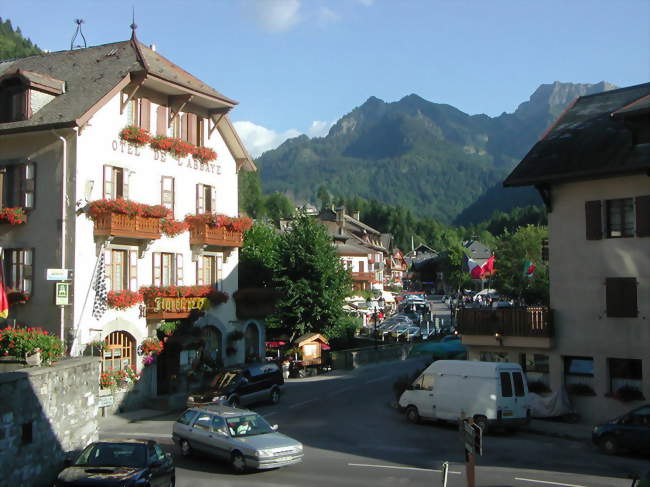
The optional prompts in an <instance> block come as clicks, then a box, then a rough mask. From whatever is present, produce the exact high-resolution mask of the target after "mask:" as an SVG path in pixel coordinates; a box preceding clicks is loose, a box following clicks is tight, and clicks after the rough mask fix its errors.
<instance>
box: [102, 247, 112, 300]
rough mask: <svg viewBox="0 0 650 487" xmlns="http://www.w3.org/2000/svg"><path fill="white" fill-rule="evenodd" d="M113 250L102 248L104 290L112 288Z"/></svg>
mask: <svg viewBox="0 0 650 487" xmlns="http://www.w3.org/2000/svg"><path fill="white" fill-rule="evenodd" d="M112 257H113V251H112V250H108V249H107V250H104V274H105V276H106V279H105V284H106V291H112V290H113V260H112Z"/></svg>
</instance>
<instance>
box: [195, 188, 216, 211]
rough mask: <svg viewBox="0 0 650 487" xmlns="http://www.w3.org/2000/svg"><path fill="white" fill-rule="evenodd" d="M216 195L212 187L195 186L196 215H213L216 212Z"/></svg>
mask: <svg viewBox="0 0 650 487" xmlns="http://www.w3.org/2000/svg"><path fill="white" fill-rule="evenodd" d="M216 206H217V205H216V193H215V191H214V186H208V185H207V184H197V185H196V213H197V214H200V213H214V212H215V211H216Z"/></svg>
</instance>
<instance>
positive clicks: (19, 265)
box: [3, 249, 34, 294]
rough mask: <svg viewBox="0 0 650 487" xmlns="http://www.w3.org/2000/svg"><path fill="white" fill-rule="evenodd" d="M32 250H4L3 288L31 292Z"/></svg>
mask: <svg viewBox="0 0 650 487" xmlns="http://www.w3.org/2000/svg"><path fill="white" fill-rule="evenodd" d="M33 268H34V249H6V250H5V255H4V269H3V270H4V278H5V286H6V287H7V288H9V289H15V290H17V291H22V292H24V293H26V294H32V292H33V277H32V276H33Z"/></svg>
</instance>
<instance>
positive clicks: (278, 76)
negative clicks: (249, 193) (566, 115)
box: [0, 0, 650, 156]
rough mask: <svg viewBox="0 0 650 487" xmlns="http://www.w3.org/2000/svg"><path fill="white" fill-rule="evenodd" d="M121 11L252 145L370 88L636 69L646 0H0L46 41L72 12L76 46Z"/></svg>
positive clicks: (323, 130) (640, 78) (648, 62)
mask: <svg viewBox="0 0 650 487" xmlns="http://www.w3.org/2000/svg"><path fill="white" fill-rule="evenodd" d="M133 9H134V10H135V22H136V24H137V25H138V28H137V31H136V33H137V37H138V39H139V40H140V41H141V42H143V43H145V44H147V45H149V44H155V45H156V48H157V51H158V52H159V53H160V54H162V55H163V56H165V57H167V58H168V59H170V60H171V61H173V62H175V63H176V64H178V65H180V66H181V67H183V68H184V69H185V70H187V71H189V72H190V73H192V74H194V75H195V76H196V77H198V78H200V79H202V80H203V81H205V82H207V83H208V84H210V85H211V86H213V87H214V88H216V89H217V90H218V91H220V92H221V93H223V94H224V95H226V96H228V97H230V98H233V99H235V100H237V101H238V102H239V105H238V106H237V107H236V108H235V109H233V110H232V112H231V118H232V120H233V121H234V122H235V125H236V127H237V130H238V132H239V133H240V135H241V137H242V139H243V141H244V143H245V145H246V146H247V148H248V150H249V152H251V154H252V155H253V156H258V155H259V154H261V153H262V152H263V151H264V150H268V149H271V148H275V147H277V146H278V145H279V144H280V143H282V142H283V141H284V140H286V139H287V138H288V137H295V136H297V135H299V134H306V135H308V136H310V137H320V136H324V135H326V134H327V131H328V130H329V128H330V127H331V125H332V124H333V123H334V122H336V121H337V120H338V119H339V118H341V117H342V116H343V115H345V114H346V113H348V112H350V111H351V110H352V109H354V108H355V107H357V106H359V105H361V104H363V103H364V102H365V101H366V100H367V99H368V98H369V97H370V96H376V97H378V98H380V99H382V100H384V101H386V102H394V101H397V100H399V99H401V98H403V97H404V96H407V95H409V94H412V93H415V94H418V95H420V96H421V97H423V98H425V99H427V100H429V101H432V102H436V103H447V104H450V105H453V106H455V107H456V108H458V109H460V110H462V111H464V112H466V113H468V114H479V113H485V114H487V115H490V116H497V115H500V114H501V113H503V112H513V111H514V110H515V109H516V108H517V106H518V105H519V104H520V103H522V102H523V101H526V100H528V98H529V97H530V95H531V94H532V93H533V92H534V91H535V89H536V88H537V87H538V86H539V85H540V84H543V83H552V82H554V81H562V82H574V83H597V82H599V81H608V82H610V83H613V84H615V85H617V86H621V87H623V86H630V85H635V84H639V83H645V82H649V81H650V0H561V1H560V0H543V1H539V0H510V1H505V0H489V1H487V0H191V1H179V0H177V1H169V0H131V1H118V0H115V1H110V0H83V1H81V0H76V1H71V0H59V1H58V2H56V3H52V2H51V1H45V0H20V1H18V0H0V17H2V18H3V19H10V20H11V21H12V23H13V25H14V28H15V27H20V29H21V31H22V33H23V35H24V36H26V37H29V38H30V39H31V40H32V41H33V42H34V43H36V44H37V45H38V46H39V47H40V48H42V49H47V50H51V51H59V50H65V49H69V48H70V43H71V40H72V37H73V34H74V32H75V28H76V25H75V23H74V19H76V18H81V19H83V20H84V24H83V26H82V31H83V33H84V36H85V38H86V41H87V43H88V45H89V46H91V45H99V44H106V43H110V42H117V41H122V40H126V39H128V38H129V37H130V35H131V30H130V27H129V26H130V24H131V22H132V12H133ZM77 40H78V41H79V40H80V39H79V38H78V39H77ZM75 43H76V42H75Z"/></svg>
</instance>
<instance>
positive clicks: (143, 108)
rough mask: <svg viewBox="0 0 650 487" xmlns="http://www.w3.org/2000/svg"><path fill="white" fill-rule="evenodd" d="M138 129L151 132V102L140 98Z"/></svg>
mask: <svg viewBox="0 0 650 487" xmlns="http://www.w3.org/2000/svg"><path fill="white" fill-rule="evenodd" d="M140 128H142V129H145V130H151V102H150V101H149V100H148V99H146V98H140Z"/></svg>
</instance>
